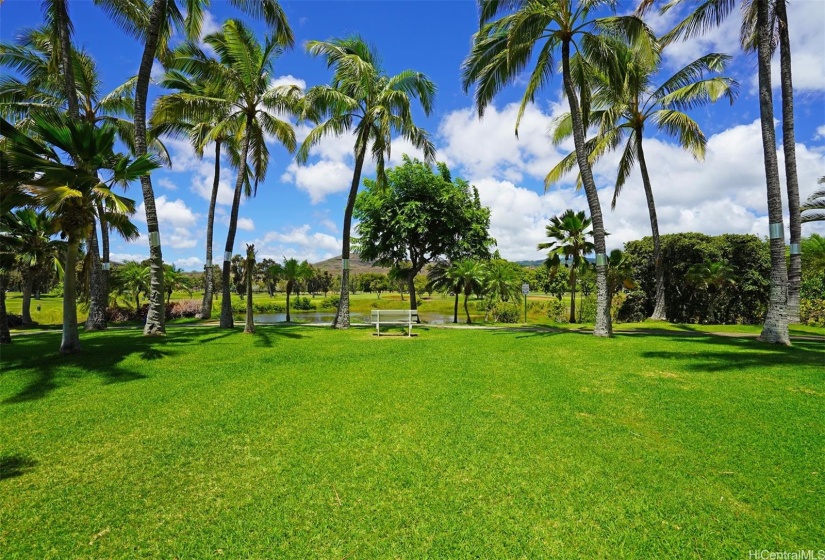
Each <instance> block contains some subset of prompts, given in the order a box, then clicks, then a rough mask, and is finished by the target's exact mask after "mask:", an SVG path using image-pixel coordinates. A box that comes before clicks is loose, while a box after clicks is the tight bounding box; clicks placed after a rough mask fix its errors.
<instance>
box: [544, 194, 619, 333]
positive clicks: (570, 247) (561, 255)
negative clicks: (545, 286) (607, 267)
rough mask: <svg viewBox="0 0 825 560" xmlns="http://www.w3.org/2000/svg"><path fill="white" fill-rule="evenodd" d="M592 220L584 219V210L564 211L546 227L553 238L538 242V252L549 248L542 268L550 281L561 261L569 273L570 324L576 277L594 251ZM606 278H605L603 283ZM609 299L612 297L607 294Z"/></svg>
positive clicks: (572, 316) (548, 235)
mask: <svg viewBox="0 0 825 560" xmlns="http://www.w3.org/2000/svg"><path fill="white" fill-rule="evenodd" d="M592 225H593V220H591V219H590V218H588V217H586V216H585V214H584V211H580V212H573V210H566V211H565V212H564V213H563V214H562V215H561V216H553V217H552V218H550V223H549V224H548V225H547V227H546V228H545V229H546V232H547V237H549V238H550V239H553V240H554V241H550V242H547V243H539V245H538V249H539V250H540V251H541V250H544V249H549V250H550V252H549V253H548V254H547V259H546V260H545V261H544V266H546V267H547V269H548V270H549V271H550V279H551V280H552V279H553V277H555V276H556V274H558V271H559V267H560V266H561V263H562V259H563V260H564V264H565V266H567V267H568V269H569V270H570V322H571V323H575V322H576V274H577V272H578V271H579V270H580V269H581V268H582V266H584V265H585V264H586V263H587V260H586V259H585V255H588V254H590V253H592V252H593V251H594V250H595V247H596V246H595V244H594V243H593V242H592V241H590V240H589V239H588V237H589V238H593V230H592V229H591V226H592ZM606 280H607V278H605V281H606ZM608 297H612V294H608Z"/></svg>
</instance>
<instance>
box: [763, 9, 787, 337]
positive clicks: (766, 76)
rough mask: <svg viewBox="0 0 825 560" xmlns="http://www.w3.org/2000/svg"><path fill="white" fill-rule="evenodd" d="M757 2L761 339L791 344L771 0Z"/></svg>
mask: <svg viewBox="0 0 825 560" xmlns="http://www.w3.org/2000/svg"><path fill="white" fill-rule="evenodd" d="M755 1H756V2H757V20H756V26H757V33H758V49H757V53H758V57H757V58H758V67H759V116H760V118H761V121H762V152H763V155H764V158H765V180H766V183H767V191H768V221H769V223H770V224H771V225H773V229H774V231H772V232H771V233H772V235H771V240H770V244H771V291H770V300H769V302H768V312H767V315H766V316H765V325H764V327H763V328H762V334H760V335H759V340H761V341H763V342H770V343H774V344H783V345H786V346H790V344H791V340H790V337H789V335H788V315H787V304H788V271H787V269H786V266H787V265H786V263H785V230H784V227H783V223H782V190H781V189H780V186H779V164H778V163H777V159H776V132H775V130H774V125H773V95H772V92H771V44H770V43H771V25H770V17H769V11H770V1H769V0H755Z"/></svg>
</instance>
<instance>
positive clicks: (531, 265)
mask: <svg viewBox="0 0 825 560" xmlns="http://www.w3.org/2000/svg"><path fill="white" fill-rule="evenodd" d="M516 264H519V265H521V266H526V267H527V268H536V267H538V266H541V265H543V264H544V261H516Z"/></svg>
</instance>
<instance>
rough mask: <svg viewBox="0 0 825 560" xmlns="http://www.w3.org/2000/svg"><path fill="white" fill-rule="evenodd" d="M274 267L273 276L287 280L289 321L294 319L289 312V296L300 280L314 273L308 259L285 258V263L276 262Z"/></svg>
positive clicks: (287, 316)
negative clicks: (299, 260) (301, 260)
mask: <svg viewBox="0 0 825 560" xmlns="http://www.w3.org/2000/svg"><path fill="white" fill-rule="evenodd" d="M272 269H273V270H272V275H273V276H275V277H276V278H280V279H281V280H285V281H286V321H287V323H288V322H290V321H291V320H292V319H291V316H290V314H289V296H290V295H291V294H292V292H293V290H295V287H296V286H297V285H298V283H299V282H301V281H302V280H306V279H307V278H309V277H310V276H311V275H312V268H311V267H310V266H309V263H308V262H307V261H303V262H298V259H287V258H284V264H275V265H273V266H272Z"/></svg>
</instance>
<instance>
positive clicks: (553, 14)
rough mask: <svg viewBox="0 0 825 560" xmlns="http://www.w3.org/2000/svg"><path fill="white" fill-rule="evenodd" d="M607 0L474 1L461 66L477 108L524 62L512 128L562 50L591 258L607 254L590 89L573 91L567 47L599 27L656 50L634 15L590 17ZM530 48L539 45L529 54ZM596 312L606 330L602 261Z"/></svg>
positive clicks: (595, 44) (598, 39)
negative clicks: (476, 9) (590, 136)
mask: <svg viewBox="0 0 825 560" xmlns="http://www.w3.org/2000/svg"><path fill="white" fill-rule="evenodd" d="M615 5H616V2H615V1H613V0H580V1H577V2H574V0H507V1H503V0H490V1H486V2H482V3H481V4H480V18H479V25H480V29H479V31H478V32H477V33H476V34H475V35H474V36H473V44H472V47H471V51H470V54H469V56H468V57H467V59H466V60H465V61H464V64H463V66H462V80H463V84H464V89H465V90H469V88H470V86H471V85H472V84H475V85H476V90H475V101H476V106H477V108H478V112H479V116H481V115H483V113H484V109H485V108H486V106H487V105H488V104H489V103H490V102H491V101H492V99H493V98H494V97H495V96H496V95H497V94H498V93H499V92H500V91H501V90H502V89H504V88H505V87H506V86H507V85H508V84H510V83H512V82H514V81H516V80H520V79H522V76H523V74H524V71H525V69H526V68H527V66H528V65H531V64H532V65H533V67H532V69H531V70H529V71H528V72H527V85H526V88H525V91H524V96H523V97H522V100H521V105H520V107H519V113H518V117H517V119H516V133H518V127H519V123H520V121H521V118H522V116H523V115H524V111H525V109H526V107H527V105H528V104H529V103H531V102H533V101H534V100H535V96H536V93H537V92H538V91H539V90H540V89H542V87H544V86H545V85H547V83H548V82H549V80H550V78H551V76H552V73H553V72H554V71H555V70H556V65H557V63H556V61H555V60H554V54H555V52H556V51H557V50H560V51H561V70H562V81H563V83H564V93H565V95H566V97H567V101H568V104H569V107H570V118H571V128H572V133H573V141H574V144H575V147H576V161H577V163H578V166H579V173H580V174H581V177H582V184H583V186H584V191H585V194H586V196H587V203H588V206H589V209H590V216H591V219H592V222H593V237H594V245H595V250H596V253H597V259H605V260H606V249H605V231H604V223H603V220H602V209H601V204H600V203H599V195H598V191H597V189H596V183H595V181H594V179H593V172H592V170H591V165H590V162H589V160H588V157H587V149H586V146H585V132H586V126H587V119H586V115H587V113H588V111H589V104H590V93H589V91H587V90H586V89H584V90H582V91H580V92H577V91H576V85H575V80H574V76H573V73H572V71H571V64H570V59H571V50H572V49H576V50H583V51H585V52H591V51H594V50H596V49H599V48H603V47H604V41H603V40H602V39H603V33H608V34H610V35H611V36H614V37H622V38H624V39H625V40H627V41H629V42H631V43H632V44H634V45H637V48H638V49H639V50H638V53H639V56H640V57H642V58H644V59H647V60H652V59H653V57H654V56H655V50H656V49H655V40H654V39H653V33H652V32H651V31H650V30H649V29H648V28H647V26H646V25H645V24H644V22H642V20H641V19H640V18H638V17H636V16H622V17H616V16H613V17H604V18H591V14H592V12H593V11H595V10H598V9H599V8H603V7H609V8H615ZM536 51H538V53H537V54H536ZM597 286H598V295H597V313H596V321H595V328H594V330H593V334H595V335H596V336H610V335H611V332H612V329H611V323H610V298H609V297H608V295H607V265H606V263H605V262H601V261H600V262H599V263H598V265H597Z"/></svg>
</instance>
